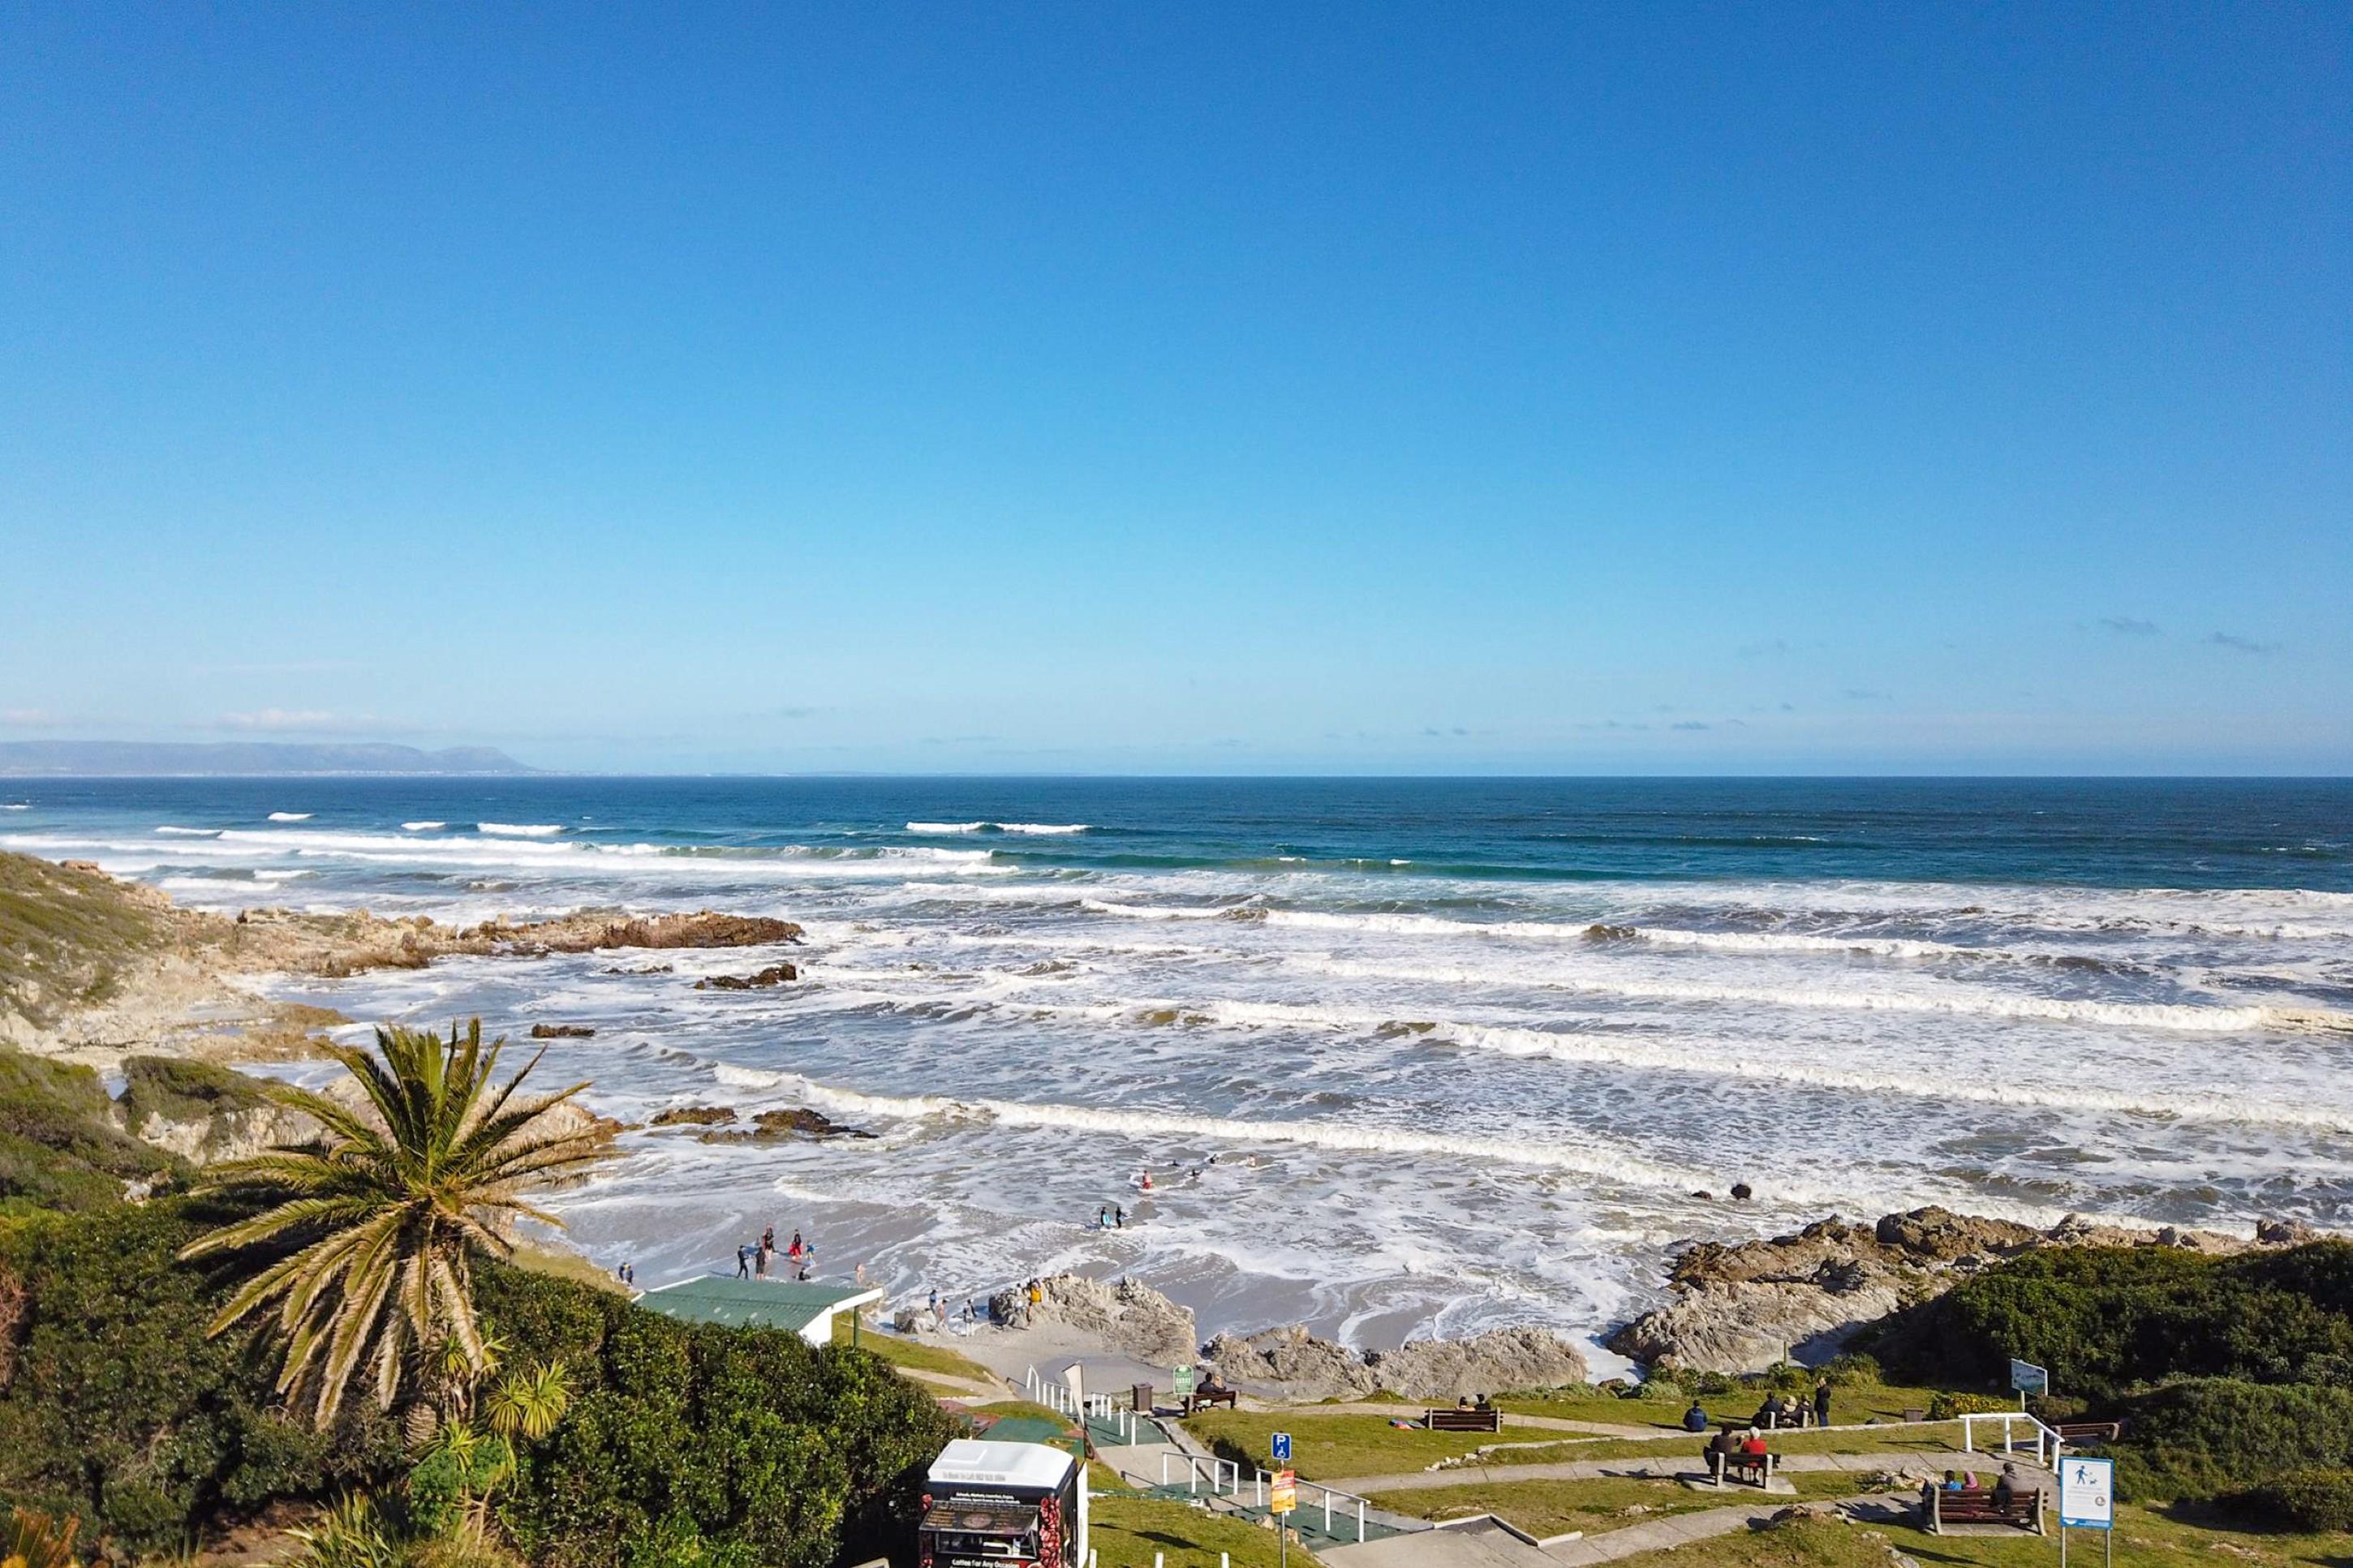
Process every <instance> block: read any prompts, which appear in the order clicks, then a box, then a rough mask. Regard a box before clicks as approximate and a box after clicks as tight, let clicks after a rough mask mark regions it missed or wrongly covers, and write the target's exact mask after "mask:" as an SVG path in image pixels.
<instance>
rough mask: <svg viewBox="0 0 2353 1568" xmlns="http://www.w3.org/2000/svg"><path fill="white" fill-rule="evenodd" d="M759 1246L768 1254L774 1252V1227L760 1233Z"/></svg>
mask: <svg viewBox="0 0 2353 1568" xmlns="http://www.w3.org/2000/svg"><path fill="white" fill-rule="evenodd" d="M760 1246H761V1247H762V1248H763V1249H764V1250H765V1251H768V1252H774V1251H776V1226H773V1225H772V1226H768V1228H767V1229H765V1230H764V1231H762V1232H761V1233H760Z"/></svg>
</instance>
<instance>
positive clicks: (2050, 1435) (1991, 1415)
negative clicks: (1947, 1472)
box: [1961, 1410, 2063, 1470]
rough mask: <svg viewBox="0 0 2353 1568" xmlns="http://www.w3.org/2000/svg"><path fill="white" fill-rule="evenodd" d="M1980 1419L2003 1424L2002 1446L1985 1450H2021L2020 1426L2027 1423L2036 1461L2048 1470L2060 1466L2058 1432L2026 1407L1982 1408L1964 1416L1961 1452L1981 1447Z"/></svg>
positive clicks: (1988, 1451)
mask: <svg viewBox="0 0 2353 1568" xmlns="http://www.w3.org/2000/svg"><path fill="white" fill-rule="evenodd" d="M1979 1422H1984V1423H1986V1424H1987V1425H1989V1426H1991V1425H1999V1426H2000V1427H2001V1447H2000V1448H1998V1449H1997V1448H1994V1447H1990V1446H1989V1447H1987V1448H1986V1449H1985V1450H1984V1451H1985V1452H1987V1453H1989V1454H1992V1453H2002V1454H2014V1453H2016V1452H2018V1437H2017V1429H2018V1428H2019V1427H2020V1426H2024V1427H2026V1428H2027V1429H2028V1431H2027V1436H2029V1437H2030V1438H2031V1440H2032V1443H2033V1447H2034V1462H2035V1463H2036V1464H2038V1465H2040V1466H2042V1468H2044V1469H2046V1470H2052V1469H2056V1468H2058V1465H2059V1456H2060V1454H2061V1453H2062V1452H2063V1446H2062V1444H2061V1442H2060V1439H2059V1434H2058V1433H2056V1432H2053V1431H2052V1429H2051V1428H2050V1427H2048V1426H2044V1425H2043V1424H2042V1421H2041V1420H2039V1419H2037V1418H2036V1417H2035V1416H2032V1415H2029V1414H2027V1413H2026V1412H2025V1411H2023V1410H1994V1411H1980V1412H1976V1413H1973V1414H1970V1415H1964V1416H1962V1417H1961V1452H1963V1453H1965V1454H1974V1453H1977V1452H1978V1423H1979Z"/></svg>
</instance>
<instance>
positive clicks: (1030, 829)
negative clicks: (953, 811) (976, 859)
mask: <svg viewBox="0 0 2353 1568" xmlns="http://www.w3.org/2000/svg"><path fill="white" fill-rule="evenodd" d="M1087 826H1088V825H1087V824H1086V823H1083V822H911V823H909V824H907V831H908V832H910V833H927V834H943V833H986V832H987V831H988V830H989V829H990V828H992V827H993V828H995V829H996V830H997V832H999V833H1024V834H1029V835H1033V836H1036V835H1049V836H1052V835H1060V834H1065V833H1084V832H1085V831H1086V830H1087Z"/></svg>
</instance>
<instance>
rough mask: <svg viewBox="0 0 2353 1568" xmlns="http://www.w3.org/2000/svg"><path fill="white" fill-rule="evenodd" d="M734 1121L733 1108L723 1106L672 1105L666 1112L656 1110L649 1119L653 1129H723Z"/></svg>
mask: <svg viewBox="0 0 2353 1568" xmlns="http://www.w3.org/2000/svg"><path fill="white" fill-rule="evenodd" d="M734 1120H735V1112H734V1110H733V1108H731V1107H728V1106H724V1105H673V1106H671V1107H670V1109H669V1110H657V1111H655V1112H654V1113H653V1115H652V1117H651V1118H649V1123H648V1124H649V1125H650V1126H654V1127H724V1126H726V1125H727V1124H728V1123H729V1122H731V1121H734Z"/></svg>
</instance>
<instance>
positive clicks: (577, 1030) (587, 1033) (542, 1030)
mask: <svg viewBox="0 0 2353 1568" xmlns="http://www.w3.org/2000/svg"><path fill="white" fill-rule="evenodd" d="M595 1034H596V1030H594V1029H592V1028H590V1027H589V1026H587V1025H586V1024H533V1026H531V1037H532V1038H533V1039H534V1040H586V1039H588V1038H591V1037H594V1036H595Z"/></svg>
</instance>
